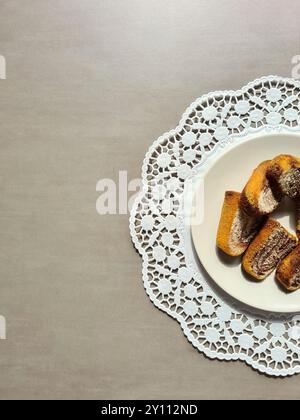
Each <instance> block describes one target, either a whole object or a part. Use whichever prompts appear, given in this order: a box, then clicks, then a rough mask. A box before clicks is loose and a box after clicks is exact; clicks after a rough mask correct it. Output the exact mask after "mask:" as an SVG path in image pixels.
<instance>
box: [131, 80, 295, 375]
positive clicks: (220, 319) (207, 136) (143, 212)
mask: <svg viewBox="0 0 300 420" xmlns="http://www.w3.org/2000/svg"><path fill="white" fill-rule="evenodd" d="M273 131H276V132H278V131H285V132H286V131H288V132H290V131H299V132H300V83H299V82H297V81H295V80H292V79H286V78H280V77H276V76H269V77H263V78H261V79H258V80H256V81H254V82H252V83H250V84H248V85H247V86H246V87H244V88H242V89H241V90H239V91H224V92H214V93H210V94H208V95H205V96H202V97H200V98H198V99H197V100H196V101H195V102H193V103H192V104H191V105H190V106H189V107H188V109H187V110H186V111H185V113H184V114H183V117H182V119H181V121H180V123H179V125H178V127H177V128H175V129H174V130H171V131H170V132H168V133H166V134H164V135H162V136H161V137H159V139H158V140H157V141H155V142H154V144H153V145H152V147H151V148H150V150H149V151H148V153H147V154H146V157H145V160H144V164H143V169H142V178H143V189H142V191H141V193H140V194H139V196H138V198H137V199H136V201H135V204H134V206H133V208H132V211H131V217H130V232H131V236H132V241H133V243H134V245H135V247H136V249H137V250H138V252H139V253H140V254H141V256H142V259H143V282H144V287H145V289H146V292H147V294H148V296H149V297H150V299H151V301H152V302H153V303H154V305H155V306H157V307H158V308H159V309H161V310H162V311H164V312H166V313H167V314H169V315H170V316H172V317H173V318H175V319H177V321H178V322H179V323H180V325H181V327H182V329H183V332H184V334H185V335H186V337H187V338H188V340H189V341H190V342H191V343H192V344H193V345H194V346H195V347H196V348H197V349H198V350H199V351H201V352H203V353H205V354H206V356H208V357H210V358H212V359H215V358H217V359H219V360H243V361H245V362H246V363H247V364H249V365H251V366H252V367H253V368H254V369H257V370H259V371H260V372H263V373H266V374H268V375H273V376H287V375H293V374H296V373H299V372H300V316H299V315H296V314H295V315H294V316H293V317H291V316H290V317H287V316H283V315H282V316H281V315H278V314H277V315H274V314H273V315H272V314H267V313H258V312H257V311H256V313H253V312H252V310H251V309H249V308H246V307H243V305H242V304H239V303H238V302H236V301H234V300H232V299H231V298H229V297H228V296H225V295H224V293H223V292H221V291H220V290H217V289H216V288H215V287H214V286H212V285H211V284H209V282H208V281H207V279H206V278H205V276H206V275H205V274H204V272H203V270H201V268H199V266H198V265H197V263H196V261H195V257H194V255H193V252H192V247H191V245H190V237H189V234H188V233H187V230H186V226H185V223H184V216H183V212H182V207H181V203H182V198H183V192H184V187H185V185H186V183H187V182H188V181H189V180H190V179H191V178H193V177H194V176H196V175H197V174H198V173H199V172H200V171H201V168H202V166H203V164H204V163H205V161H206V160H207V159H214V154H215V152H216V151H217V150H220V148H225V147H226V148H227V147H230V145H231V143H233V142H235V141H239V140H241V139H243V138H250V137H251V136H253V135H255V134H257V133H260V132H273Z"/></svg>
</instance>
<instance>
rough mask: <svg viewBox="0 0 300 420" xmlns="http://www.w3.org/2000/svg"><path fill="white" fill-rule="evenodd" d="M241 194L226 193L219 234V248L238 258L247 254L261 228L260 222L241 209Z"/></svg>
mask: <svg viewBox="0 0 300 420" xmlns="http://www.w3.org/2000/svg"><path fill="white" fill-rule="evenodd" d="M240 198H241V194H240V193H238V192H235V191H226V192H225V198H224V203H223V208H222V213H221V218H220V222H219V228H218V233H217V246H218V248H220V249H221V250H222V251H223V252H225V253H226V254H228V255H230V256H232V257H236V256H239V255H241V254H243V253H244V252H245V250H246V249H247V247H248V245H249V243H250V241H251V239H252V238H253V236H254V235H255V233H256V232H257V230H258V228H259V226H260V225H259V220H257V218H254V217H250V216H248V215H246V214H244V213H243V212H242V210H241V208H240Z"/></svg>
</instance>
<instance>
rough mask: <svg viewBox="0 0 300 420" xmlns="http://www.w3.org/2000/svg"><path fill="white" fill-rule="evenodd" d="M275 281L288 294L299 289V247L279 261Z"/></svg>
mask: <svg viewBox="0 0 300 420" xmlns="http://www.w3.org/2000/svg"><path fill="white" fill-rule="evenodd" d="M276 279H277V280H278V281H279V283H280V284H281V285H282V286H283V287H284V288H285V289H287V290H288V291H290V292H294V291H295V290H298V289H299V288H300V245H298V246H297V247H296V248H295V249H294V250H293V251H292V252H291V253H290V254H289V255H288V256H287V257H286V258H284V259H283V260H282V261H281V263H280V264H279V266H278V267H277V270H276Z"/></svg>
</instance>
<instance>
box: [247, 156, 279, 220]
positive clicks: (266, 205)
mask: <svg viewBox="0 0 300 420" xmlns="http://www.w3.org/2000/svg"><path fill="white" fill-rule="evenodd" d="M270 162H271V161H270V160H266V161H264V162H262V163H261V164H260V165H258V167H257V168H255V169H254V171H253V173H252V175H251V177H250V178H249V180H248V182H247V184H246V185H245V187H244V189H243V191H242V196H241V205H242V207H243V209H244V211H245V212H246V213H248V214H249V215H254V216H262V215H267V214H269V213H271V212H272V211H274V210H275V209H276V207H277V206H278V205H279V203H280V200H281V194H280V192H279V190H278V189H277V188H274V185H272V184H271V183H270V181H269V180H268V178H267V176H266V174H267V171H268V168H269V164H270Z"/></svg>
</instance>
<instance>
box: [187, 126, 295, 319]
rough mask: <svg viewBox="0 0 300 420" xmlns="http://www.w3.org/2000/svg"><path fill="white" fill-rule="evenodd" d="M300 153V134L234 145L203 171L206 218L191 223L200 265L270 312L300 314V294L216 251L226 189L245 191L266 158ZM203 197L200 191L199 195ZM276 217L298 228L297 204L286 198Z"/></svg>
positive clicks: (240, 297) (224, 286)
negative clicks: (255, 277) (257, 277)
mask: <svg viewBox="0 0 300 420" xmlns="http://www.w3.org/2000/svg"><path fill="white" fill-rule="evenodd" d="M282 153H284V154H292V155H296V156H297V155H298V156H299V155H300V135H298V134H271V135H262V136H259V137H256V138H254V139H251V140H247V141H244V142H241V143H238V144H237V145H235V146H232V147H231V148H230V149H229V150H225V151H224V152H223V153H222V154H220V155H219V156H218V157H217V158H216V159H215V160H213V162H212V163H211V164H210V165H209V166H208V167H207V169H206V170H205V172H204V174H203V177H204V216H203V220H202V221H200V219H199V217H200V215H198V216H197V215H196V218H194V220H193V222H192V226H191V228H192V237H193V241H194V246H195V249H196V252H197V254H198V256H199V259H200V261H201V264H202V265H203V267H204V268H205V270H206V271H207V273H208V274H209V276H210V277H211V278H212V279H213V280H214V281H215V282H216V283H217V285H218V286H220V287H221V288H222V289H223V290H224V291H225V292H226V293H228V294H229V295H230V296H232V297H233V298H235V299H237V300H239V301H241V302H243V303H245V304H246V305H249V306H251V307H253V308H257V309H260V310H264V311H269V312H277V313H278V312H281V313H295V312H299V311H300V291H297V292H294V293H285V292H284V291H283V290H282V288H281V287H280V286H279V285H278V284H277V283H276V281H275V278H274V273H273V274H271V275H270V276H269V277H268V278H267V279H266V280H265V281H263V282H255V281H251V280H250V279H249V277H247V276H246V275H245V274H244V273H243V271H242V268H241V258H240V257H239V258H232V257H225V256H224V255H223V254H222V253H220V252H219V251H218V250H217V248H216V234H217V229H218V224H219V219H220V214H221V209H222V204H223V199H224V193H225V191H226V190H233V191H241V190H242V189H243V186H244V185H245V183H246V181H247V180H248V178H249V176H250V175H251V173H252V171H253V169H254V168H255V167H256V166H257V165H258V164H259V163H260V162H261V161H263V160H266V159H271V158H273V157H274V156H276V155H279V154H282ZM196 194H199V191H197V192H196ZM273 217H274V218H275V219H277V220H279V221H280V222H281V223H282V224H283V225H284V226H285V227H286V228H288V229H289V230H291V231H294V230H295V217H294V210H293V205H292V203H291V202H289V201H288V200H286V201H285V202H284V203H283V204H282V205H281V207H280V209H279V210H277V211H276V212H275V213H274V215H273Z"/></svg>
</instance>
